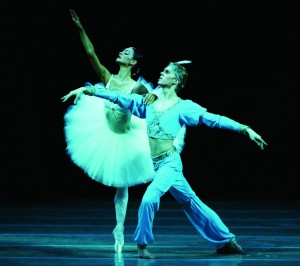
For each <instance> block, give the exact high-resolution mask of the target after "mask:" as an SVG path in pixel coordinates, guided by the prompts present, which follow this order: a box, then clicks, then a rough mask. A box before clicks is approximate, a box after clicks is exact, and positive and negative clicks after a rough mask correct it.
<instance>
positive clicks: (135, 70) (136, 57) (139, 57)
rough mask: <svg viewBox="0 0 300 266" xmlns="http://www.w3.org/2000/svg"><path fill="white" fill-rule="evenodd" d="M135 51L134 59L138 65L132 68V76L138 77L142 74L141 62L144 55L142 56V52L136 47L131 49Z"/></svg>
mask: <svg viewBox="0 0 300 266" xmlns="http://www.w3.org/2000/svg"><path fill="white" fill-rule="evenodd" d="M131 48H132V49H133V52H134V53H133V59H134V60H136V61H137V63H136V64H135V66H134V67H133V68H132V76H137V74H138V73H139V72H140V70H141V69H140V67H139V66H140V65H141V61H142V59H143V55H142V54H141V52H140V51H139V50H138V49H137V48H135V47H131Z"/></svg>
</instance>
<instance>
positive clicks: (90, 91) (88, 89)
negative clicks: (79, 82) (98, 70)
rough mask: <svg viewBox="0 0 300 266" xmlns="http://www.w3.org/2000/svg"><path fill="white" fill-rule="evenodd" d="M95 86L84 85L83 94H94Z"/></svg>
mask: <svg viewBox="0 0 300 266" xmlns="http://www.w3.org/2000/svg"><path fill="white" fill-rule="evenodd" d="M95 91H96V88H95V87H94V86H85V90H84V94H86V95H89V96H93V95H95Z"/></svg>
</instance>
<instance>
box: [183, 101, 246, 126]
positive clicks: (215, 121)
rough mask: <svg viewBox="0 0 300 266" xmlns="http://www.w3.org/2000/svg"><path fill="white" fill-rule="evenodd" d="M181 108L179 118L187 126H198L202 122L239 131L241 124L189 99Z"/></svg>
mask: <svg viewBox="0 0 300 266" xmlns="http://www.w3.org/2000/svg"><path fill="white" fill-rule="evenodd" d="M183 110H184V111H183V112H182V114H181V120H182V121H183V123H184V124H186V125H189V126H199V125H201V124H204V125H206V126H208V127H211V128H214V127H216V128H220V129H227V130H233V131H237V132H239V131H240V127H241V126H242V125H241V124H240V123H238V122H236V121H234V120H233V119H231V118H228V117H226V116H222V115H218V114H213V113H210V112H208V111H207V109H206V108H204V107H202V106H200V105H199V104H197V103H195V102H193V101H190V100H186V101H185V106H184V108H183Z"/></svg>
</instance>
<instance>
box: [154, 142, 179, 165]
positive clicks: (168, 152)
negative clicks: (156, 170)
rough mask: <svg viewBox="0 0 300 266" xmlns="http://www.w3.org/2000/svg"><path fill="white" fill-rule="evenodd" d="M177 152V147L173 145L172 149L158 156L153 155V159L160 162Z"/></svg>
mask: <svg viewBox="0 0 300 266" xmlns="http://www.w3.org/2000/svg"><path fill="white" fill-rule="evenodd" d="M175 152H177V150H176V148H175V147H174V146H173V147H172V148H171V149H170V150H168V151H166V152H164V153H162V154H160V155H158V156H155V157H152V161H153V162H158V161H160V160H162V159H164V158H166V157H169V156H171V155H172V154H174V153H175Z"/></svg>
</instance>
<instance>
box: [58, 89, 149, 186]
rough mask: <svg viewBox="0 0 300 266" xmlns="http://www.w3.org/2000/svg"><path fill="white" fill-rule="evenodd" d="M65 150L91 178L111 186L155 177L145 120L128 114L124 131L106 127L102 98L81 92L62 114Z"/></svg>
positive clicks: (137, 182)
mask: <svg viewBox="0 0 300 266" xmlns="http://www.w3.org/2000/svg"><path fill="white" fill-rule="evenodd" d="M64 119H65V126H64V132H65V138H66V144H67V147H66V151H67V153H68V154H69V156H70V158H71V160H72V161H73V162H74V163H75V164H76V165H78V166H79V167H80V168H82V169H83V170H84V172H85V173H86V174H87V175H88V176H89V177H91V178H92V179H94V180H96V181H98V182H100V183H102V184H104V185H107V186H112V187H130V186H134V185H138V184H141V183H147V182H149V181H151V180H152V179H153V177H154V174H155V173H154V169H153V164H152V159H151V156H150V148H149V143H148V138H147V131H146V121H145V119H140V118H138V117H136V116H133V115H132V116H131V128H130V129H129V130H128V131H127V132H126V133H123V134H122V133H120V134H118V133H114V132H113V131H111V130H110V129H109V127H108V124H107V120H106V117H105V112H104V100H103V99H101V98H98V97H94V96H86V95H82V96H81V98H80V100H79V101H78V102H77V104H76V105H71V106H70V107H69V108H68V110H67V112H66V114H65V116H64Z"/></svg>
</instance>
